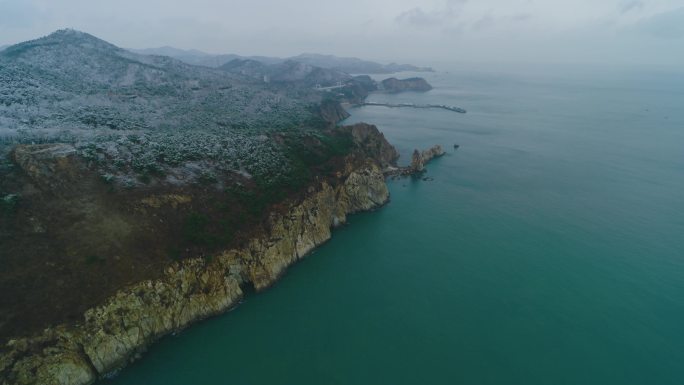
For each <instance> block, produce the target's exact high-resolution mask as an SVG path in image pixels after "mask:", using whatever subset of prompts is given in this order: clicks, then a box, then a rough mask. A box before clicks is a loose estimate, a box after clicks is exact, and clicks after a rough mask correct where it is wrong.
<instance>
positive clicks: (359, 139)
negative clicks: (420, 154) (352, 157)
mask: <svg viewBox="0 0 684 385" xmlns="http://www.w3.org/2000/svg"><path fill="white" fill-rule="evenodd" d="M340 129H341V130H347V131H349V132H350V133H351V135H352V138H353V140H354V143H355V144H356V145H357V147H358V148H359V150H360V151H362V152H363V153H364V154H365V155H366V156H369V157H373V158H374V159H377V160H378V162H380V165H381V166H382V167H388V166H396V162H397V159H399V153H398V152H397V150H396V149H395V148H394V146H392V145H391V144H389V142H387V139H385V135H383V134H382V133H381V132H380V131H379V130H378V128H377V127H376V126H374V125H372V124H366V123H357V124H354V125H352V126H346V127H340Z"/></svg>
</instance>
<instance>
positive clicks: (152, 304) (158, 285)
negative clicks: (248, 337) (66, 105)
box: [0, 124, 443, 385]
mask: <svg viewBox="0 0 684 385" xmlns="http://www.w3.org/2000/svg"><path fill="white" fill-rule="evenodd" d="M342 129H346V130H349V132H350V133H351V135H352V137H353V138H354V141H355V142H356V143H357V146H358V147H357V150H356V152H355V153H353V154H350V155H349V156H348V157H347V158H346V159H345V162H344V165H343V166H342V168H341V169H340V170H339V171H338V172H337V174H336V178H333V179H332V180H331V179H327V180H317V181H315V183H313V184H312V185H310V186H309V187H308V189H307V190H306V192H305V195H304V197H302V198H300V199H299V200H297V201H290V202H288V203H286V207H287V209H286V211H285V212H281V213H275V212H272V213H271V214H270V216H269V218H268V221H267V224H268V226H267V228H266V229H265V231H264V232H263V233H261V234H259V235H257V236H255V237H254V238H252V239H251V240H250V241H249V242H248V244H247V245H246V246H244V247H240V248H237V249H229V250H225V251H223V252H220V253H217V254H215V255H213V257H211V258H201V257H200V258H192V259H187V260H184V261H180V262H174V263H172V264H170V265H169V266H168V267H166V268H165V269H164V272H163V274H162V276H161V277H160V278H157V279H151V280H144V281H141V282H138V283H135V284H132V285H130V286H127V287H125V288H123V289H121V290H119V291H118V292H116V293H115V294H114V295H112V296H111V297H109V298H108V299H106V300H105V301H104V302H103V303H102V304H100V305H98V306H95V307H93V308H90V309H89V310H87V311H86V312H85V313H84V315H83V321H82V322H81V323H78V324H62V325H58V326H56V327H50V328H47V329H45V330H44V331H43V332H42V333H39V334H37V335H34V336H32V337H25V338H17V339H12V340H10V341H9V342H8V343H7V344H6V346H4V347H3V348H2V349H3V351H2V352H1V353H0V384H1V385H25V384H26V385H28V384H41V385H52V384H55V385H57V384H59V385H89V384H92V383H94V382H96V381H97V380H99V379H102V378H106V377H107V376H108V375H110V374H111V373H115V372H116V371H118V370H120V369H121V368H123V367H125V366H126V365H127V364H128V363H130V362H132V361H135V360H137V359H139V358H140V357H141V355H142V354H143V352H144V351H145V350H146V349H147V347H148V346H150V345H151V344H152V343H154V342H155V341H157V340H158V339H159V338H161V337H163V336H165V335H168V334H171V333H174V332H177V331H179V330H182V329H184V328H186V327H188V326H190V325H191V324H193V323H195V322H198V321H200V320H203V319H206V318H209V317H212V316H216V315H219V314H222V313H225V312H227V311H228V310H230V309H232V308H234V307H236V306H237V305H238V304H239V302H240V301H241V300H242V299H243V298H244V296H245V292H248V291H250V290H252V289H253V290H256V291H257V292H258V291H262V290H265V289H267V288H269V287H270V286H271V285H273V284H274V283H275V282H276V281H277V280H278V279H279V278H280V277H281V276H282V275H283V274H284V273H285V271H286V270H287V268H288V267H289V266H290V265H292V264H294V263H295V262H297V261H298V260H300V259H302V258H304V257H305V256H307V255H308V254H309V253H310V252H311V251H313V250H314V249H315V248H316V247H317V246H320V245H321V244H323V243H325V242H326V241H328V240H329V239H330V238H331V236H332V229H334V228H335V227H338V226H340V225H342V224H345V223H346V221H347V216H348V215H349V214H353V213H357V212H362V211H371V210H375V209H378V208H380V207H382V206H383V205H385V204H387V203H388V202H389V190H388V187H387V184H386V180H387V178H389V177H393V176H396V175H397V171H400V173H401V175H410V174H413V173H420V172H421V171H422V167H421V168H420V169H419V168H416V167H413V166H412V167H406V168H394V167H391V164H392V163H393V161H394V160H395V159H396V157H397V156H398V154H397V153H396V150H395V149H394V147H392V146H391V145H390V144H389V143H388V142H387V140H386V139H385V137H384V135H383V134H382V133H380V132H379V131H378V129H377V128H376V127H375V126H371V125H366V124H357V125H354V126H348V127H343V128H342ZM435 148H439V146H435ZM433 149H434V148H433ZM433 149H430V150H428V151H426V152H423V154H425V155H426V154H428V153H430V154H432V152H431V151H433ZM441 153H443V152H442V151H441V148H439V154H436V155H440V154H441ZM431 158H432V156H430V157H429V158H428V157H425V159H424V162H427V161H429V160H430V159H431ZM424 162H423V160H422V158H421V162H420V164H421V166H422V164H423V163H424Z"/></svg>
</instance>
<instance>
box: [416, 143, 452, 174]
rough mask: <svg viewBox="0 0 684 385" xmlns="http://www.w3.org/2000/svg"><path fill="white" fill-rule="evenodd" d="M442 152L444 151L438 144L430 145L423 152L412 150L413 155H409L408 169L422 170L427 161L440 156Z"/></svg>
mask: <svg viewBox="0 0 684 385" xmlns="http://www.w3.org/2000/svg"><path fill="white" fill-rule="evenodd" d="M444 154H445V152H444V150H443V149H442V146H440V145H436V146H433V147H430V148H429V149H427V150H425V151H423V152H420V151H418V150H414V151H413V156H412V157H411V166H410V169H411V170H412V171H413V172H422V171H423V169H424V168H425V164H426V163H427V162H429V161H431V160H432V159H434V158H437V157H440V156H442V155H444Z"/></svg>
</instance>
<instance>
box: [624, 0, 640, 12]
mask: <svg viewBox="0 0 684 385" xmlns="http://www.w3.org/2000/svg"><path fill="white" fill-rule="evenodd" d="M643 7H644V3H643V2H642V1H639V0H623V1H622V2H621V3H620V4H618V9H619V10H620V13H622V14H625V13H628V12H630V11H637V10H640V9H642V8H643Z"/></svg>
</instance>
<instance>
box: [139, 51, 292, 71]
mask: <svg viewBox="0 0 684 385" xmlns="http://www.w3.org/2000/svg"><path fill="white" fill-rule="evenodd" d="M129 51H131V52H135V53H139V54H143V55H159V56H169V57H172V58H175V59H178V60H181V61H184V62H186V63H188V64H192V65H200V66H205V67H213V68H217V67H220V66H222V65H224V64H226V63H228V62H229V61H231V60H235V59H241V60H256V61H259V62H262V63H265V64H275V63H280V62H283V61H284V60H283V59H280V58H275V57H268V56H240V55H234V54H221V55H215V54H210V53H206V52H202V51H198V50H196V49H191V50H184V49H178V48H174V47H168V46H165V47H159V48H145V49H129Z"/></svg>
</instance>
